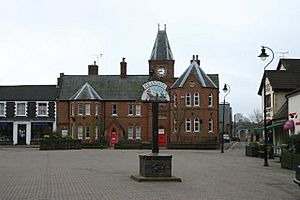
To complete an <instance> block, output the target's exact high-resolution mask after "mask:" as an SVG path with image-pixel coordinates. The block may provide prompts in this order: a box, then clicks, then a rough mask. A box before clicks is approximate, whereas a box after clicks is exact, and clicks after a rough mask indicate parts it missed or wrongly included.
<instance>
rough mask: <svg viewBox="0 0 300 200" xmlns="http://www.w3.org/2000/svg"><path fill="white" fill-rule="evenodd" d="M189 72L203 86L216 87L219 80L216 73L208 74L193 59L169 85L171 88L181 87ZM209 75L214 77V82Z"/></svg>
mask: <svg viewBox="0 0 300 200" xmlns="http://www.w3.org/2000/svg"><path fill="white" fill-rule="evenodd" d="M190 74H193V75H194V76H195V77H196V78H197V79H198V81H199V83H200V84H201V86H202V87H205V88H218V84H219V81H217V80H218V75H217V74H212V75H210V76H208V75H207V74H206V73H205V72H204V71H203V70H202V69H201V67H200V65H198V63H197V62H196V61H195V60H194V61H192V63H191V64H190V66H189V67H188V68H187V69H186V70H185V72H183V74H182V75H181V76H180V77H179V78H178V79H177V80H176V81H175V83H173V85H172V86H171V89H174V88H182V87H183V86H184V84H185V82H186V80H187V79H188V77H189V76H190ZM210 77H212V78H213V79H214V81H216V82H214V81H213V80H212V79H211V78H210Z"/></svg>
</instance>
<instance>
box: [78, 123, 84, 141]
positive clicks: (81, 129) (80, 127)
mask: <svg viewBox="0 0 300 200" xmlns="http://www.w3.org/2000/svg"><path fill="white" fill-rule="evenodd" d="M82 135H83V127H82V126H78V136H77V137H78V139H82Z"/></svg>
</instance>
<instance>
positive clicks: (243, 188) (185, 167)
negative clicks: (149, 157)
mask: <svg viewBox="0 0 300 200" xmlns="http://www.w3.org/2000/svg"><path fill="white" fill-rule="evenodd" d="M161 152H162V153H169V154H171V155H173V175H175V176H178V177H180V178H182V181H183V182H181V183H173V182H170V183H158V182H150V183H149V182H146V183H145V182H143V183H138V182H135V181H133V180H132V179H130V178H129V177H130V175H133V174H138V167H139V166H138V155H139V154H144V153H150V150H109V149H107V150H68V151H39V150H38V149H37V148H0V199H1V200H2V199H5V200H6V199H30V200H33V199H37V200H40V199H45V200H46V199H47V200H48V199H55V200H57V199H72V200H74V199H85V200H88V199H100V200H102V199H103V200H105V199H108V200H113V199H123V200H126V199H130V200H135V199H136V200H140V199H180V200H182V199H184V200H190V199H211V200H215V199H217V200H218V199H220V200H221V199H226V200H228V199H245V200H246V199H247V200H248V199H255V200H260V199H261V200H267V199H272V200H277V199H284V200H300V188H299V187H298V186H297V185H296V184H294V183H293V182H292V179H293V178H294V176H295V172H293V171H291V170H286V169H281V168H280V163H279V162H278V160H269V164H270V167H263V160H262V159H259V158H252V157H246V156H244V149H243V148H241V149H235V150H231V149H229V150H227V151H225V153H224V154H221V153H220V151H217V150H212V151H206V150H183V151H180V150H161Z"/></svg>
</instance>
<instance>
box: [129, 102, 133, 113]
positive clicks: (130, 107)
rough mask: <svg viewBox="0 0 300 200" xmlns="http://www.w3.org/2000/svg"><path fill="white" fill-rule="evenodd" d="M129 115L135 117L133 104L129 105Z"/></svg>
mask: <svg viewBox="0 0 300 200" xmlns="http://www.w3.org/2000/svg"><path fill="white" fill-rule="evenodd" d="M128 115H129V116H132V115H133V104H128Z"/></svg>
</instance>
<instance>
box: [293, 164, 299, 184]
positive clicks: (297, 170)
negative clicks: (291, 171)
mask: <svg viewBox="0 0 300 200" xmlns="http://www.w3.org/2000/svg"><path fill="white" fill-rule="evenodd" d="M294 182H295V183H296V184H298V185H299V187H300V165H298V166H297V168H296V177H295V178H294Z"/></svg>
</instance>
